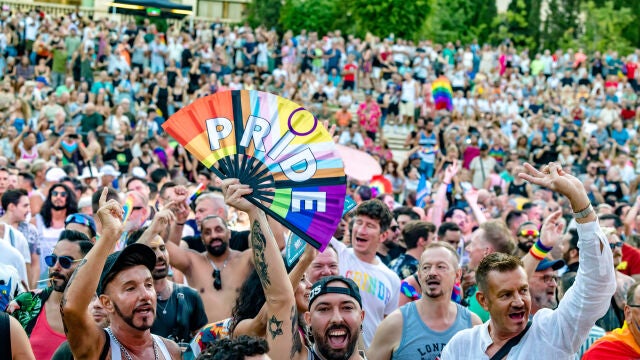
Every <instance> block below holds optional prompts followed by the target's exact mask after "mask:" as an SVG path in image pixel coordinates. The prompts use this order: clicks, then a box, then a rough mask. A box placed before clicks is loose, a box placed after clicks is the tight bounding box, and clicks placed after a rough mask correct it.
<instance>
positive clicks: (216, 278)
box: [212, 269, 222, 290]
mask: <svg viewBox="0 0 640 360" xmlns="http://www.w3.org/2000/svg"><path fill="white" fill-rule="evenodd" d="M212 276H213V287H214V288H215V289H216V290H220V289H222V279H220V270H218V269H215V270H213V274H212Z"/></svg>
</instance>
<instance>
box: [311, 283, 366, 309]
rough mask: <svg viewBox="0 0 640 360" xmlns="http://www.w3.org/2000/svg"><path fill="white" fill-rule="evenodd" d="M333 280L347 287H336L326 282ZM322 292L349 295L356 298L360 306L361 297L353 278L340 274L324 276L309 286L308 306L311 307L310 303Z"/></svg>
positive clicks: (322, 293)
mask: <svg viewBox="0 0 640 360" xmlns="http://www.w3.org/2000/svg"><path fill="white" fill-rule="evenodd" d="M333 281H340V282H342V283H344V284H345V285H347V287H346V288H343V287H337V286H327V284H329V283H330V282H333ZM324 294H344V295H349V296H351V297H352V298H354V299H356V301H357V302H358V304H359V305H360V307H362V298H361V297H360V289H358V285H356V283H355V282H354V281H353V280H351V279H349V278H346V277H344V276H341V275H333V276H327V277H325V278H322V279H320V280H318V281H317V282H316V283H315V284H313V287H311V293H310V294H309V308H311V305H312V304H313V302H314V301H315V300H316V299H317V298H318V297H320V296H321V295H324Z"/></svg>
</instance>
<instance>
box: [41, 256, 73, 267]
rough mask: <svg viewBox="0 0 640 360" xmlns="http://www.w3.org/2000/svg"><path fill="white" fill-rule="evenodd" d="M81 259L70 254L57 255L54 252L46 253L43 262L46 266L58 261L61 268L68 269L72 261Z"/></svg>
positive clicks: (51, 265) (52, 265)
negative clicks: (75, 258) (76, 258)
mask: <svg viewBox="0 0 640 360" xmlns="http://www.w3.org/2000/svg"><path fill="white" fill-rule="evenodd" d="M80 260H82V259H78V260H74V259H73V258H72V257H71V256H58V255H56V254H51V255H47V256H45V257H44V262H45V263H46V264H47V266H48V267H54V266H55V265H56V263H57V262H59V263H60V266H62V268H63V269H68V268H70V267H71V265H73V263H77V262H78V261H80Z"/></svg>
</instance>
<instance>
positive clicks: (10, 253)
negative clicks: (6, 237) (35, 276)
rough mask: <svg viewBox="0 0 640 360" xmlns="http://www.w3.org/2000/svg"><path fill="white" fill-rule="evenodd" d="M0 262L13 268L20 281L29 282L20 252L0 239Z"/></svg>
mask: <svg viewBox="0 0 640 360" xmlns="http://www.w3.org/2000/svg"><path fill="white" fill-rule="evenodd" d="M0 264H4V265H10V266H11V267H13V268H15V269H16V271H17V272H18V276H19V277H20V281H24V283H25V284H28V283H29V279H28V278H27V266H26V264H25V262H24V260H23V258H22V254H20V252H19V251H18V250H16V249H15V248H14V247H12V246H11V244H9V243H5V242H4V241H0Z"/></svg>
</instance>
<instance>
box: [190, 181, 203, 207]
mask: <svg viewBox="0 0 640 360" xmlns="http://www.w3.org/2000/svg"><path fill="white" fill-rule="evenodd" d="M205 188H206V186H205V185H204V183H200V184H198V187H197V188H196V189H195V190H194V191H193V192H192V193H191V195H190V196H189V198H188V199H187V205H189V204H191V203H192V202H193V201H195V199H196V198H197V197H198V196H199V195H200V194H202V192H203V191H204V190H205Z"/></svg>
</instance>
